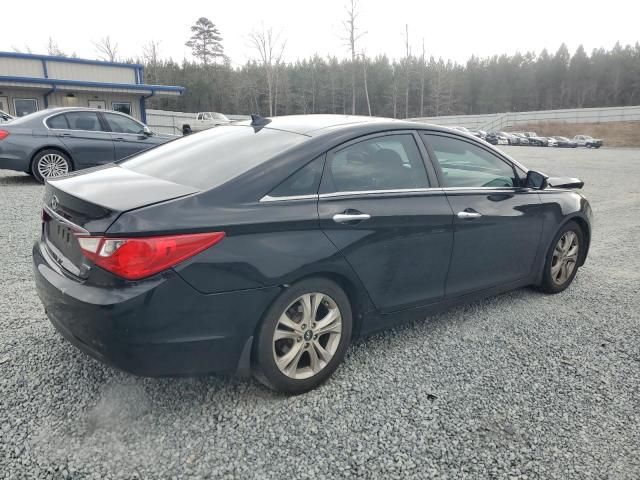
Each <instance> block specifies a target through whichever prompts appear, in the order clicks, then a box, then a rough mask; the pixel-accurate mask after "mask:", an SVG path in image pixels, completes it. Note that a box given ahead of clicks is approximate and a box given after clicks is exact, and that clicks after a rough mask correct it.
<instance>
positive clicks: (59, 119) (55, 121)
mask: <svg viewBox="0 0 640 480" xmlns="http://www.w3.org/2000/svg"><path fill="white" fill-rule="evenodd" d="M47 126H48V127H49V128H56V129H62V130H68V129H69V124H68V123H67V117H65V116H64V114H61V115H56V116H55V117H51V118H50V119H49V120H47Z"/></svg>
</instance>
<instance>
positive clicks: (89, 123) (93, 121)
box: [65, 112, 103, 132]
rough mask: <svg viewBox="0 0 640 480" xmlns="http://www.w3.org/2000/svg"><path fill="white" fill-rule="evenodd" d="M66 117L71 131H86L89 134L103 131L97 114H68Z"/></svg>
mask: <svg viewBox="0 0 640 480" xmlns="http://www.w3.org/2000/svg"><path fill="white" fill-rule="evenodd" d="M65 115H66V117H67V122H69V128H70V129H71V130H85V131H89V132H101V131H103V129H102V125H100V119H99V118H98V114H97V113H96V112H67V113H66V114H65Z"/></svg>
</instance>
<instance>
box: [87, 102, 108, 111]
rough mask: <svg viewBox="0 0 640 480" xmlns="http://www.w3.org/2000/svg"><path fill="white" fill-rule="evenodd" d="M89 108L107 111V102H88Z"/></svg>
mask: <svg viewBox="0 0 640 480" xmlns="http://www.w3.org/2000/svg"><path fill="white" fill-rule="evenodd" d="M89 108H97V109H100V110H106V109H107V102H105V101H104V100H89Z"/></svg>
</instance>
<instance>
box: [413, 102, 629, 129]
mask: <svg viewBox="0 0 640 480" xmlns="http://www.w3.org/2000/svg"><path fill="white" fill-rule="evenodd" d="M409 120H412V121H414V122H420V123H433V124H436V125H445V126H461V127H467V128H479V129H481V130H501V129H504V128H509V127H513V126H516V125H518V124H520V125H522V124H526V123H535V122H568V123H600V122H631V121H640V106H632V107H603V108H568V109H562V110H540V111H533V112H509V113H490V114H486V115H450V116H442V117H421V118H410V119H409Z"/></svg>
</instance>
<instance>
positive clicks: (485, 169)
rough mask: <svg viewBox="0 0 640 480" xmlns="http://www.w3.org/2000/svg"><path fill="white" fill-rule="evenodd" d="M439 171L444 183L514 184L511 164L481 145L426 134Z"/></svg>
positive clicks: (456, 185) (450, 185) (453, 184)
mask: <svg viewBox="0 0 640 480" xmlns="http://www.w3.org/2000/svg"><path fill="white" fill-rule="evenodd" d="M425 138H426V139H427V141H428V142H429V145H430V146H431V148H432V149H433V153H434V154H435V157H436V160H437V162H438V164H439V165H440V169H441V171H442V178H443V184H444V186H445V187H493V188H504V187H513V186H516V185H517V181H516V177H515V173H514V170H513V168H512V167H511V165H509V164H508V163H507V162H505V161H503V160H502V159H501V158H499V157H498V156H496V155H494V154H492V153H490V152H488V151H487V150H485V149H484V148H481V147H479V146H477V145H474V144H472V143H470V142H467V141H464V140H458V139H456V138H452V137H442V136H439V135H425Z"/></svg>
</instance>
